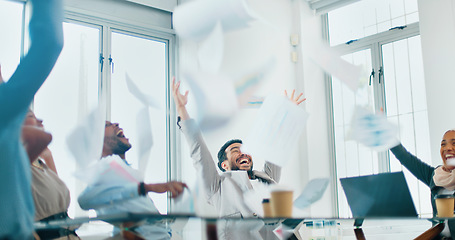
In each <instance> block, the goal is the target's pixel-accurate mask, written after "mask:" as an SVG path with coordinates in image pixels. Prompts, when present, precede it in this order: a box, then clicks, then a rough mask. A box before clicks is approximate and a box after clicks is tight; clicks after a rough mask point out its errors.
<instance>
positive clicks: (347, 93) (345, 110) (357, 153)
mask: <svg viewBox="0 0 455 240" xmlns="http://www.w3.org/2000/svg"><path fill="white" fill-rule="evenodd" d="M343 59H344V60H346V61H348V62H350V63H352V64H355V65H364V66H365V68H367V69H371V51H370V49H367V50H362V51H358V52H354V53H351V54H347V55H345V56H343ZM332 92H333V128H334V137H335V143H336V148H335V149H336V170H337V175H338V178H341V177H347V176H357V175H366V174H371V173H378V172H379V162H378V156H377V154H375V153H374V151H371V150H370V149H369V148H367V147H364V146H363V145H361V144H359V143H357V142H355V141H347V139H349V130H350V128H351V120H352V115H353V114H354V111H355V108H356V106H361V107H364V108H367V109H368V110H370V111H374V103H375V99H374V92H373V88H371V87H370V85H369V82H363V83H362V86H361V87H359V89H358V91H357V92H353V91H352V90H351V89H350V88H349V87H347V86H346V85H345V84H343V83H342V82H341V81H340V80H338V79H336V78H333V79H332ZM338 189H339V190H338V193H337V194H338V199H339V205H340V208H339V209H340V216H347V215H349V206H348V205H347V204H348V203H347V200H346V197H345V195H344V192H343V190H342V188H341V185H340V183H339V182H338Z"/></svg>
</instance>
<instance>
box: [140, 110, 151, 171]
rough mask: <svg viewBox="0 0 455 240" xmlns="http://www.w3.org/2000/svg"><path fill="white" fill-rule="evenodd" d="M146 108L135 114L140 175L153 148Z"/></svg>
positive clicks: (145, 167)
mask: <svg viewBox="0 0 455 240" xmlns="http://www.w3.org/2000/svg"><path fill="white" fill-rule="evenodd" d="M150 122H151V121H150V115H149V109H148V107H144V108H142V109H141V110H139V112H138V113H137V116H136V126H138V127H137V128H136V129H137V136H138V141H137V142H138V148H137V149H138V169H139V171H141V172H142V173H144V172H145V170H146V169H147V164H148V160H149V157H150V150H151V149H152V146H153V136H152V128H151V126H150Z"/></svg>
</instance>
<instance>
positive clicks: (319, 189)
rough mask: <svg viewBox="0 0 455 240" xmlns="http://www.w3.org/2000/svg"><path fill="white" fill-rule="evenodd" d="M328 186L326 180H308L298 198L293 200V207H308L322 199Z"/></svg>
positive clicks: (327, 180)
mask: <svg viewBox="0 0 455 240" xmlns="http://www.w3.org/2000/svg"><path fill="white" fill-rule="evenodd" d="M328 185H329V179H328V178H315V179H312V180H310V181H309V182H308V183H307V185H306V186H305V188H304V189H303V191H302V193H301V194H300V196H299V197H297V198H296V199H295V200H294V207H297V208H300V209H304V208H307V207H309V206H310V205H311V204H313V203H315V202H316V201H318V200H319V199H321V198H322V196H323V195H324V192H325V190H326V189H327V186H328Z"/></svg>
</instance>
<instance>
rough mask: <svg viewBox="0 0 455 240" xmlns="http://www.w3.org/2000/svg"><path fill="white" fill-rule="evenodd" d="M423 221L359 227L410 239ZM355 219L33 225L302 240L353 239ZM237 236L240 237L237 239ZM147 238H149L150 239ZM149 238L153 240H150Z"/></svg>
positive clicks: (99, 232)
mask: <svg viewBox="0 0 455 240" xmlns="http://www.w3.org/2000/svg"><path fill="white" fill-rule="evenodd" d="M433 220H435V221H438V220H439V219H425V218H368V219H365V220H364V222H363V224H362V226H361V228H362V229H363V231H364V233H365V236H366V237H367V239H369V240H370V239H413V238H415V237H417V236H419V235H420V234H421V233H423V232H424V231H426V230H427V229H429V228H430V227H431V226H432V222H431V221H433ZM354 221H355V219H336V218H325V219H312V218H305V219H304V218H298V219H297V218H296V219H280V218H268V219H261V218H243V219H240V218H204V217H197V216H192V215H155V214H131V213H125V214H119V215H109V216H98V217H96V218H88V217H84V218H75V219H68V220H56V221H51V222H48V223H35V228H36V229H55V228H61V227H64V228H65V227H79V229H78V231H77V233H78V234H79V236H80V237H81V239H90V240H91V239H107V238H108V237H109V236H111V235H113V230H114V227H113V226H114V225H115V226H120V227H122V223H125V222H129V223H131V222H135V223H137V225H136V226H142V225H149V226H150V225H156V226H158V227H161V228H166V229H168V230H169V231H170V232H171V235H172V239H213V238H212V237H210V232H211V231H212V234H213V233H215V234H216V235H217V236H218V239H248V240H256V239H271V240H275V239H276V240H278V239H280V235H281V234H284V235H285V236H287V235H292V234H294V235H296V236H300V237H301V238H302V239H356V237H355V234H354V231H353V230H354V229H355V228H356V227H355V226H354ZM239 237H240V238H239ZM149 238H150V237H149ZM150 239H152V238H150Z"/></svg>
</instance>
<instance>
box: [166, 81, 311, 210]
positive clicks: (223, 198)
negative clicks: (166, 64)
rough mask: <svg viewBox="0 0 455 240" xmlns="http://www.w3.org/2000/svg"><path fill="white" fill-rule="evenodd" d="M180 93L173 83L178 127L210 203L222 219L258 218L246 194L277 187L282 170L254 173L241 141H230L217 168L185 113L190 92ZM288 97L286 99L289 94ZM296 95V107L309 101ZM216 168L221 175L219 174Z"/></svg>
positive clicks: (268, 165)
mask: <svg viewBox="0 0 455 240" xmlns="http://www.w3.org/2000/svg"><path fill="white" fill-rule="evenodd" d="M179 89H180V82H177V83H176V82H175V79H173V82H172V91H173V96H174V102H175V105H176V109H177V113H178V115H179V121H178V123H177V124H178V125H179V126H180V127H181V128H180V129H181V131H182V132H183V134H184V135H185V138H186V140H187V142H188V146H189V148H190V153H191V158H192V159H193V164H194V167H195V168H196V171H197V174H198V175H199V177H200V178H201V179H202V181H203V183H202V184H203V189H204V191H205V194H206V196H205V197H206V200H207V202H208V203H209V204H211V205H213V206H215V208H216V209H217V211H218V215H219V217H242V218H248V217H257V213H255V212H254V211H253V210H252V209H250V208H249V207H248V206H247V205H246V204H245V200H244V195H243V193H244V191H245V189H254V186H256V185H257V184H275V183H278V182H279V180H280V176H281V167H279V166H277V165H275V164H272V163H270V162H267V161H266V162H265V164H264V167H263V171H257V170H253V158H252V156H250V155H249V154H246V153H244V152H242V149H241V147H242V140H240V139H232V140H229V141H227V142H226V143H225V144H224V145H223V146H222V147H221V149H220V150H219V151H218V155H217V156H218V164H215V162H214V161H213V159H212V156H211V154H210V152H209V150H208V148H207V145H206V144H205V141H204V139H203V137H202V134H201V130H200V129H199V126H198V125H197V124H196V122H195V121H194V119H191V118H190V116H189V114H188V111H187V110H186V104H187V103H188V91H186V92H185V93H184V94H181V93H180V90H179ZM285 94H286V96H287V92H286V91H285ZM294 94H295V90H294V91H293V92H292V94H291V96H290V97H289V100H290V101H292V102H293V103H295V104H296V105H299V104H300V103H302V102H303V101H305V100H306V98H302V99H301V97H302V95H303V94H302V93H301V94H299V95H298V96H294ZM217 165H218V168H219V169H220V170H221V171H222V172H223V173H222V174H219V173H218V171H217V169H216V167H217Z"/></svg>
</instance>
